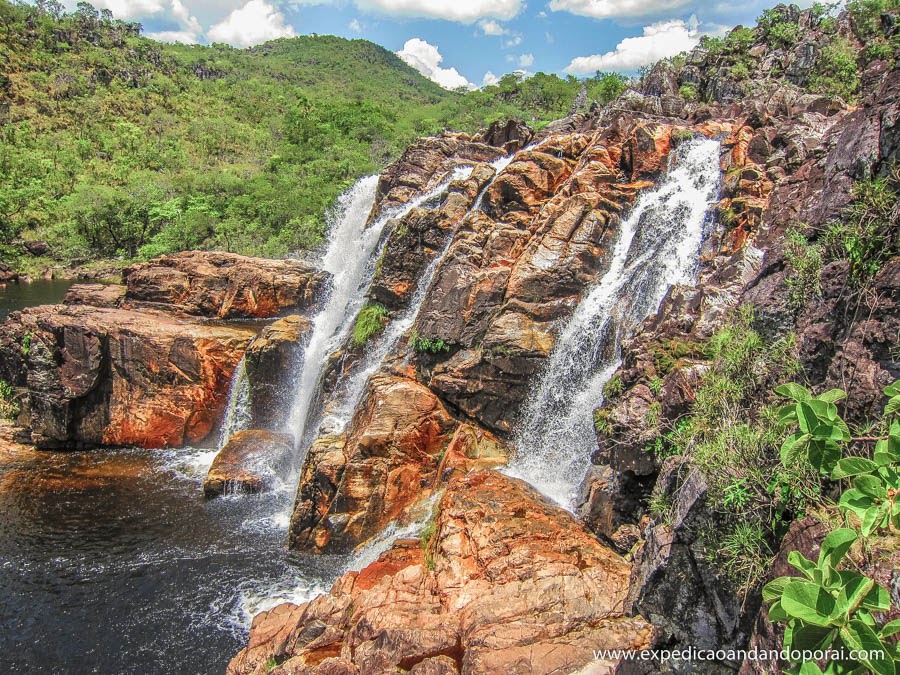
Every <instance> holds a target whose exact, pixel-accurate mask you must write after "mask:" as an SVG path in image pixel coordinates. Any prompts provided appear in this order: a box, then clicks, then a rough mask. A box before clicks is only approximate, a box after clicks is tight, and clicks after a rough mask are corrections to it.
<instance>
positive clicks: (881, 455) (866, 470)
mask: <svg viewBox="0 0 900 675" xmlns="http://www.w3.org/2000/svg"><path fill="white" fill-rule="evenodd" d="M884 393H885V394H886V395H887V396H888V397H889V399H888V403H887V405H886V406H885V409H884V413H885V418H886V419H889V420H890V426H889V428H888V434H887V436H886V437H884V438H879V439H878V440H877V442H876V445H875V452H874V453H873V456H872V459H867V458H865V457H845V458H843V459H841V460H840V461H838V463H837V465H836V466H835V467H834V470H833V471H832V472H831V478H832V479H833V480H841V479H844V478H853V479H854V480H853V487H852V488H851V489H849V490H845V491H844V492H843V493H842V494H841V499H840V502H839V506H840V507H841V508H842V509H843V510H845V511H849V512H850V513H852V514H854V515H855V516H856V517H857V518H859V521H860V524H861V525H860V528H861V530H862V533H863V535H864V536H868V535H870V534H871V533H872V532H874V531H875V530H881V529H893V530H900V421H898V419H897V413H898V411H900V381H898V382H895V383H894V384H892V385H890V386H889V387H887V388H886V389H885V390H884ZM892 417H893V419H891V418H892Z"/></svg>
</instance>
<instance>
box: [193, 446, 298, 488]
mask: <svg viewBox="0 0 900 675" xmlns="http://www.w3.org/2000/svg"><path fill="white" fill-rule="evenodd" d="M293 449H294V441H293V438H292V437H291V436H289V435H287V434H275V433H272V432H270V431H259V430H248V431H239V432H237V433H236V434H234V435H233V436H232V437H231V438H230V439H229V440H228V443H226V444H225V447H224V448H222V450H221V451H219V454H218V455H216V458H215V460H213V463H212V466H210V467H209V472H208V473H207V475H206V480H204V481H203V494H205V495H206V497H207V498H210V497H217V496H219V495H223V494H233V493H240V492H247V493H255V492H262V491H264V490H266V489H268V488H269V487H271V484H272V482H273V481H274V479H275V477H276V476H279V475H283V473H284V471H285V470H286V469H288V468H289V465H290V460H291V454H292V452H293Z"/></svg>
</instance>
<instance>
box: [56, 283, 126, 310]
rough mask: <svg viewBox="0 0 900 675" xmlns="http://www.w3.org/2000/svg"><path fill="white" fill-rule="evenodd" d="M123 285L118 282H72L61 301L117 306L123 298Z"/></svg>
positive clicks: (97, 305)
mask: <svg viewBox="0 0 900 675" xmlns="http://www.w3.org/2000/svg"><path fill="white" fill-rule="evenodd" d="M125 291H126V288H125V286H122V285H119V284H74V285H73V286H69V290H67V291H66V297H65V300H63V302H64V303H65V304H67V305H91V306H92V307H119V306H120V305H121V304H122V302H123V301H124V299H125Z"/></svg>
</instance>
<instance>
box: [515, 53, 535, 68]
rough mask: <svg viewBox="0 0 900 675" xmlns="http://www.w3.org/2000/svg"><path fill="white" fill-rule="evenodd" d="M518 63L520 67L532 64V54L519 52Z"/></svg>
mask: <svg viewBox="0 0 900 675" xmlns="http://www.w3.org/2000/svg"><path fill="white" fill-rule="evenodd" d="M519 65H520V66H521V67H522V68H527V67H528V66H533V65H534V54H521V55H520V56H519Z"/></svg>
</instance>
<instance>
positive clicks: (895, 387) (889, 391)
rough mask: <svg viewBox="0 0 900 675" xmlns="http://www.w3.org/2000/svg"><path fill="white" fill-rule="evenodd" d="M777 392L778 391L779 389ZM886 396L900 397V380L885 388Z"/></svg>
mask: <svg viewBox="0 0 900 675" xmlns="http://www.w3.org/2000/svg"><path fill="white" fill-rule="evenodd" d="M775 391H778V390H777V389H776V390H775ZM884 395H885V396H889V397H891V398H893V397H894V396H900V380H897V381H896V382H894V383H893V384H889V385H888V386H886V387H885V388H884Z"/></svg>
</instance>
